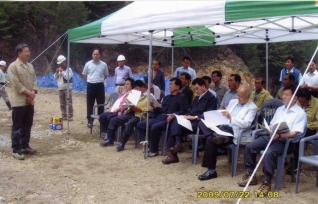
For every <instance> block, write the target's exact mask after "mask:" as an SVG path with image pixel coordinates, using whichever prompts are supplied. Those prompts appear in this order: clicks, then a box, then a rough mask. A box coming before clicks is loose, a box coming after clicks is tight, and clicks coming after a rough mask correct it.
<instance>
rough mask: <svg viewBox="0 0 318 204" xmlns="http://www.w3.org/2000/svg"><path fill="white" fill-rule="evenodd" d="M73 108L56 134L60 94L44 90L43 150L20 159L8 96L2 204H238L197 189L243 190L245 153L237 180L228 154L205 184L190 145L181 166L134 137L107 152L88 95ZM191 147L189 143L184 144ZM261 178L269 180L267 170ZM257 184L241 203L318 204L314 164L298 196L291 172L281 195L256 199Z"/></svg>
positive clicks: (0, 107) (39, 113) (39, 108)
mask: <svg viewBox="0 0 318 204" xmlns="http://www.w3.org/2000/svg"><path fill="white" fill-rule="evenodd" d="M7 90H8V91H9V89H7ZM73 106H74V110H75V115H74V121H73V122H70V134H67V123H66V122H64V129H63V130H58V131H53V130H50V127H49V122H50V117H52V116H59V115H60V110H59V102H58V92H57V90H54V89H46V88H40V89H39V94H38V95H37V97H36V105H35V115H34V124H33V128H32V136H31V143H30V145H31V147H32V148H34V149H37V150H38V152H39V153H38V154H37V155H33V156H26V159H25V160H24V161H18V160H15V159H14V158H13V157H12V155H11V151H12V150H11V148H10V147H11V137H10V134H11V112H10V111H8V110H7V107H6V106H5V103H4V102H3V100H2V99H1V102H0V121H1V123H0V203H12V204H13V203H32V204H37V203H61V204H62V203H76V204H77V203H78V204H81V203H83V204H87V203H136V204H137V203H224V204H226V203H235V202H236V201H237V199H236V198H197V195H198V192H199V191H211V192H212V191H219V192H221V191H242V190H243V189H242V188H241V187H238V185H237V182H238V181H239V180H240V179H241V177H242V176H243V174H244V173H245V170H244V167H243V154H242V150H243V148H241V154H240V158H239V162H238V164H239V166H238V170H237V176H236V177H235V178H232V177H231V166H230V164H228V163H227V156H225V155H223V156H219V158H218V159H219V160H218V164H217V172H218V178H216V179H212V180H209V181H203V182H202V181H199V180H198V179H197V177H198V175H200V174H202V173H204V172H205V169H204V168H202V167H201V159H202V155H200V157H199V158H198V159H197V164H196V165H194V166H193V165H191V151H190V150H188V149H187V148H186V150H185V152H183V153H182V154H180V157H179V158H180V162H179V163H176V164H170V165H163V164H162V163H161V160H162V159H163V157H161V156H157V157H154V158H148V159H144V158H143V153H142V149H141V148H140V149H135V148H134V141H133V138H132V139H131V140H130V141H128V143H127V145H126V150H124V151H122V152H117V151H116V149H115V147H116V146H113V147H106V148H103V147H100V146H99V142H101V140H100V139H99V123H98V121H95V123H94V132H93V134H92V135H91V134H89V129H88V128H87V127H86V99H85V93H77V92H74V94H73ZM116 144H117V143H116ZM116 144H115V145H116ZM187 146H188V144H187V143H185V144H184V147H187ZM308 151H310V152H311V151H312V150H311V149H310V148H309V150H308ZM258 178H259V180H262V178H263V177H262V174H261V171H260V170H259V171H258ZM273 186H274V185H273ZM258 187H259V186H251V187H250V188H249V189H248V191H249V192H250V193H251V198H246V199H242V201H241V203H255V204H261V203H304V204H305V203H317V201H315V200H317V194H316V193H317V190H318V188H317V187H315V173H314V172H313V171H311V167H310V166H304V169H303V171H302V172H301V177H300V186H299V187H300V189H299V191H300V193H299V194H295V193H294V189H295V183H291V178H290V176H288V175H284V177H283V179H282V184H281V190H280V191H279V198H255V196H254V193H253V192H254V190H256V189H257V188H258ZM199 194H200V193H199ZM201 196H203V195H201Z"/></svg>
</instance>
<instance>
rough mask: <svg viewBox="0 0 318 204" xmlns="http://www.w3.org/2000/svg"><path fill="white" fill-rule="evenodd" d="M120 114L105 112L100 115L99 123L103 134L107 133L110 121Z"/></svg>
mask: <svg viewBox="0 0 318 204" xmlns="http://www.w3.org/2000/svg"><path fill="white" fill-rule="evenodd" d="M117 116H118V113H117V112H116V113H111V112H105V113H102V114H100V115H99V119H98V120H99V123H100V129H101V131H102V132H107V127H108V124H109V121H110V120H111V119H112V118H114V117H117Z"/></svg>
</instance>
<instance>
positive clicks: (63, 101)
mask: <svg viewBox="0 0 318 204" xmlns="http://www.w3.org/2000/svg"><path fill="white" fill-rule="evenodd" d="M56 63H57V64H58V65H60V67H59V68H57V69H56V71H55V73H54V78H55V79H56V80H57V86H58V90H59V98H60V109H61V112H62V117H63V120H67V111H66V106H67V101H68V107H69V109H68V110H69V113H68V114H69V115H68V116H69V121H72V120H73V105H72V85H73V81H72V77H73V72H72V69H71V68H66V66H67V65H66V58H65V57H64V56H63V55H60V56H58V58H57V62H56ZM67 82H69V83H67ZM67 89H68V90H69V97H67Z"/></svg>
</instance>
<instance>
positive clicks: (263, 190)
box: [256, 181, 271, 198]
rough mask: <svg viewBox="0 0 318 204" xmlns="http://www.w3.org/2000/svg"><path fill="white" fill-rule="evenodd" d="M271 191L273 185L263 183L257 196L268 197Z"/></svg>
mask: <svg viewBox="0 0 318 204" xmlns="http://www.w3.org/2000/svg"><path fill="white" fill-rule="evenodd" d="M270 191H271V183H268V182H267V181H263V183H262V185H261V186H260V187H259V189H258V190H257V191H256V195H257V196H258V197H260V198H262V197H264V196H267V193H268V192H270Z"/></svg>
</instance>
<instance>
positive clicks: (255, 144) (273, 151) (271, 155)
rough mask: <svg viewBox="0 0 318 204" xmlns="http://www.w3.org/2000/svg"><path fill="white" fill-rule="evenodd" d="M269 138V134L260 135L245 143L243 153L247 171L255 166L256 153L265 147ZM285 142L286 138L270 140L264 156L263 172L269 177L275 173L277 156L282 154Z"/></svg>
mask: <svg viewBox="0 0 318 204" xmlns="http://www.w3.org/2000/svg"><path fill="white" fill-rule="evenodd" d="M269 140H270V138H269V136H260V137H259V138H257V139H255V140H254V141H252V142H251V143H249V144H247V145H246V147H245V153H244V165H245V167H247V169H248V171H251V170H254V168H255V166H256V154H257V153H258V152H260V151H261V150H264V149H265V148H266V146H267V144H268V142H269ZM285 143H286V139H278V140H275V141H272V143H271V145H270V146H269V147H268V150H267V152H266V154H265V156H264V160H263V173H264V174H265V176H267V177H268V178H270V179H271V178H272V177H273V175H274V173H275V168H276V159H277V156H279V155H281V154H283V151H284V147H285ZM250 173H251V172H250Z"/></svg>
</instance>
